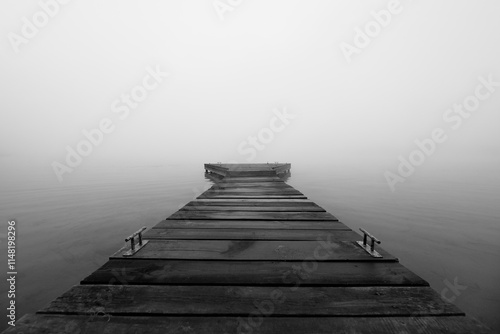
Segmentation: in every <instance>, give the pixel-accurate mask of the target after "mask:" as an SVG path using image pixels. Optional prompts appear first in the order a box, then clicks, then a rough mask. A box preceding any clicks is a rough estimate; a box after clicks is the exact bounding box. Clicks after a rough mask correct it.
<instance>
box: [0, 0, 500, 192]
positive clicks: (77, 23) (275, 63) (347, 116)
mask: <svg viewBox="0 0 500 334" xmlns="http://www.w3.org/2000/svg"><path fill="white" fill-rule="evenodd" d="M42 2H43V3H49V4H50V3H51V4H52V7H50V6H49V7H47V8H48V9H46V10H45V11H46V12H48V13H49V14H52V15H51V16H50V15H45V18H48V19H47V20H46V21H47V22H44V17H43V15H41V14H38V16H37V13H38V12H40V11H42V10H43V9H42V8H41V5H40V3H38V2H36V1H14V0H9V1H3V2H2V5H0V7H1V10H0V22H1V23H0V25H1V26H0V29H1V35H2V36H4V37H3V38H2V39H1V42H0V43H1V44H0V47H1V48H2V53H1V55H0V68H1V75H0V86H1V87H0V88H1V100H0V110H1V115H2V122H1V131H0V162H1V170H2V182H3V183H5V184H11V185H14V184H15V183H16V182H19V181H20V180H27V179H34V180H37V181H42V180H43V181H44V182H46V183H50V184H54V185H59V184H64V183H65V182H68V181H71V179H72V178H77V177H79V176H80V175H82V174H84V173H86V172H88V171H92V170H96V169H99V168H108V167H109V168H116V169H123V168H127V167H133V166H151V165H159V166H162V165H168V164H193V165H200V164H201V163H203V162H218V161H221V162H266V161H270V162H275V161H283V162H284V161H286V162H291V163H292V164H294V163H302V164H310V165H311V166H313V165H315V164H319V163H321V164H327V165H332V166H342V168H344V169H346V170H349V168H364V169H369V170H370V171H371V172H373V173H374V174H376V175H379V177H380V179H381V180H384V178H385V176H384V173H385V172H386V171H391V172H393V173H394V174H397V169H398V165H399V164H400V162H399V160H398V157H399V156H402V157H404V158H405V159H408V158H409V156H410V154H411V153H412V151H414V150H415V149H418V146H417V144H416V143H415V141H416V140H420V141H422V140H425V139H426V138H431V137H432V133H433V130H434V129H436V128H440V129H442V130H443V131H442V133H441V137H443V136H445V137H446V140H444V141H443V142H441V143H435V149H434V148H432V145H431V146H428V149H429V152H430V153H429V154H427V155H425V163H422V164H421V166H418V168H417V169H418V172H420V171H422V172H420V175H423V174H422V173H425V172H428V173H433V171H436V170H454V171H456V169H457V168H461V169H463V170H464V173H465V174H463V175H473V174H482V173H485V172H487V171H492V170H494V169H498V166H499V160H498V159H499V158H498V157H499V153H500V149H499V148H500V145H499V144H500V140H499V139H500V132H499V131H498V124H499V121H500V114H499V106H500V86H498V82H500V71H499V69H500V44H499V43H498V32H500V20H498V13H499V9H500V5H499V3H498V2H497V1H481V2H472V1H456V0H455V1H451V0H449V1H439V2H435V1H408V0H401V1H400V2H391V1H330V2H327V1H291V0H286V1H285V0H283V1H209V0H207V1H131V0H119V1H118V0H115V1H93V0H86V1H76V0H73V1H68V3H67V4H64V3H63V1H60V2H53V1H52V2H51V1H48V0H47V1H42ZM54 3H55V4H56V5H54ZM45 6H48V5H45ZM391 6H392V7H391ZM372 12H374V13H375V14H373V13H372ZM384 13H385V14H387V13H389V17H388V16H387V15H385V16H384ZM34 16H35V17H34ZM23 18H25V19H23ZM376 18H378V20H379V21H377V19H376ZM36 20H38V21H36ZM27 21H29V23H26V22H27ZM37 22H38V23H37ZM377 22H378V23H377ZM35 23H36V24H38V26H36V25H34V24H35ZM30 24H31V25H32V26H31V27H30V26H29V25H30ZM377 27H378V28H377ZM366 29H375V30H371V31H369V30H368V31H367V30H366ZM377 29H378V30H377ZM359 31H361V37H360V33H359ZM367 33H368V35H367ZM363 35H364V36H363ZM369 35H371V36H372V37H370V36H369ZM367 40H368V41H367ZM356 43H358V44H356ZM363 43H365V44H366V45H364V44H363ZM347 44H348V45H350V46H346V45H347ZM346 50H347V51H346ZM353 50H356V51H353ZM152 73H154V74H152ZM167 73H168V75H167ZM480 78H482V79H483V81H481V79H480ZM488 78H489V79H488ZM484 80H486V81H488V80H490V86H489V87H485V86H484ZM491 82H496V83H497V84H496V86H495V84H491ZM482 83H483V88H481V89H480V94H482V95H481V96H483V97H484V98H482V99H476V100H475V101H479V104H478V105H476V106H472V107H470V108H473V109H474V110H473V111H472V112H465V113H463V114H458V113H455V112H453V113H452V111H450V113H449V114H447V110H449V109H450V108H453V105H454V104H463V103H464V101H465V99H466V98H467V97H468V96H473V95H474V94H476V89H477V86H478V85H481V84H482ZM137 87H139V88H137ZM144 87H146V88H147V89H145V88H144ZM134 89H135V90H134ZM134 94H135V95H134ZM131 95H132V100H130V99H129V100H128V102H126V100H125V99H126V98H127V96H129V98H130V96H131ZM486 95H487V96H486ZM133 96H135V100H134V97H133ZM469 102H470V103H472V104H473V103H474V100H470V99H469ZM278 115H280V116H278ZM446 115H447V116H446ZM461 115H462V116H461ZM463 115H466V116H463ZM446 117H448V118H447V119H446ZM102 122H104V125H103V123H102ZM94 129H100V130H99V131H101V132H99V133H100V134H99V133H97V132H95V131H94ZM103 129H106V131H108V133H105V132H103V131H102V130H103ZM85 131H87V134H89V133H90V134H92V133H93V135H94V137H91V138H93V140H94V142H95V143H91V141H90V139H88V138H87V137H86V136H85V134H84V133H83V132H85ZM92 131H94V132H92ZM89 136H92V135H89ZM252 137H253V138H254V139H252ZM255 138H256V139H255ZM82 141H87V144H81V143H82ZM89 143H90V144H89ZM79 144H80V145H81V146H80V149H81V152H84V153H85V154H80V159H78V158H75V157H73V158H70V160H71V159H73V160H71V161H72V164H73V166H71V165H70V163H68V161H67V159H68V152H69V151H70V150H74V151H75V152H77V153H78V145H79ZM89 145H90V146H89ZM429 145H430V144H429ZM200 168H201V166H200Z"/></svg>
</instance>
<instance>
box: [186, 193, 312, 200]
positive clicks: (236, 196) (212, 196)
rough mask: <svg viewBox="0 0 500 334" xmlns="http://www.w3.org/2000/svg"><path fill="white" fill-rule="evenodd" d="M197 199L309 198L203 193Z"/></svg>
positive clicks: (300, 197)
mask: <svg viewBox="0 0 500 334" xmlns="http://www.w3.org/2000/svg"><path fill="white" fill-rule="evenodd" d="M196 198H197V199H202V198H220V199H307V197H306V196H302V195H246V194H245V195H243V194H241V195H215V194H203V195H200V196H198V197H196Z"/></svg>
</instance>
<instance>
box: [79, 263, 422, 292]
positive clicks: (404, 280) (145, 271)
mask: <svg viewBox="0 0 500 334" xmlns="http://www.w3.org/2000/svg"><path fill="white" fill-rule="evenodd" d="M81 284H124V285H130V284H142V285H158V284H159V285H176V284H180V285H244V286H296V285H297V284H300V286H428V285H429V284H428V283H427V282H426V281H425V280H423V279H422V278H421V277H418V276H417V275H415V274H414V273H413V272H411V271H410V270H408V269H406V268H405V267H404V266H402V265H401V264H399V263H397V262H316V263H314V262H304V263H299V264H297V263H296V262H274V261H184V260H143V261H131V260H120V259H118V260H110V261H108V262H107V263H106V264H105V265H103V266H102V267H101V268H99V269H98V270H96V271H95V272H93V273H92V274H91V275H89V276H88V277H86V278H85V279H84V280H82V282H81Z"/></svg>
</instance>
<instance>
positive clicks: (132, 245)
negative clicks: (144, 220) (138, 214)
mask: <svg viewBox="0 0 500 334" xmlns="http://www.w3.org/2000/svg"><path fill="white" fill-rule="evenodd" d="M145 229H146V226H143V227H142V228H141V229H140V230H138V231H136V232H134V233H132V234H131V235H130V236H129V237H128V238H126V239H125V242H127V241H130V249H129V250H128V251H126V252H125V253H123V256H132V255H134V254H135V253H137V252H138V251H139V250H140V249H141V248H142V247H144V246H145V245H146V244H147V243H148V242H149V240H146V241H144V242H142V232H143V231H144V230H145ZM136 236H137V237H138V240H139V242H138V244H137V246H136V245H135V237H136Z"/></svg>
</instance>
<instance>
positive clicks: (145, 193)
mask: <svg viewBox="0 0 500 334" xmlns="http://www.w3.org/2000/svg"><path fill="white" fill-rule="evenodd" d="M3 175H5V174H3ZM464 175H467V173H465V172H464V173H463V174H461V173H460V171H455V170H454V171H449V170H442V171H434V173H433V174H432V175H431V176H426V177H422V176H415V177H412V179H411V180H408V181H407V182H405V183H404V184H401V185H398V188H397V191H396V192H395V193H392V192H391V191H390V190H389V188H388V186H387V184H386V183H385V180H384V178H383V177H382V175H381V173H379V172H377V173H375V172H373V173H370V172H366V171H364V170H362V169H359V170H358V169H356V168H352V167H349V168H339V166H333V165H331V166H320V167H318V166H313V165H311V166H308V165H301V164H294V163H292V173H291V176H290V177H289V179H288V180H287V182H288V183H289V184H290V185H292V186H294V187H296V188H297V189H298V190H300V191H302V192H303V193H304V194H305V195H306V196H308V197H309V199H311V200H313V201H315V202H316V203H318V204H319V205H320V206H322V207H323V208H325V209H326V210H327V211H329V212H331V213H332V214H334V215H335V216H336V217H338V218H339V219H340V220H341V221H342V222H343V223H345V224H346V225H347V226H349V227H351V228H352V229H354V230H356V231H358V228H359V227H363V228H366V229H367V230H368V231H370V232H371V233H373V234H374V235H375V236H377V237H378V238H379V239H381V240H382V245H381V246H382V247H383V248H384V249H385V250H387V251H389V252H390V253H392V254H393V255H395V256H396V257H398V258H399V259H400V261H401V263H402V264H403V265H405V266H407V267H408V268H409V269H410V270H412V271H414V272H416V273H417V274H418V275H420V276H421V277H423V278H424V279H426V280H428V281H429V282H430V284H431V286H432V287H433V288H434V289H435V290H436V291H437V292H439V293H443V294H444V295H445V296H446V297H447V298H449V299H452V300H453V302H454V303H455V304H456V305H457V306H458V307H459V308H461V309H462V310H463V311H465V312H466V313H467V314H469V315H471V316H474V317H476V318H478V319H479V320H480V321H482V322H484V323H485V324H487V325H489V326H490V327H492V328H494V329H495V330H496V331H497V332H500V320H499V318H498V314H500V289H499V288H498V284H499V282H500V266H499V264H500V261H499V258H500V242H499V240H500V186H499V185H500V179H499V177H498V176H497V174H496V171H494V170H491V172H490V173H486V174H485V173H482V174H481V175H475V177H474V178H472V177H471V178H467V177H465V176H464ZM4 183H5V185H4V186H3V189H2V193H1V195H0V196H1V197H0V203H1V211H0V212H1V215H2V217H1V219H2V220H1V228H2V230H1V231H0V233H3V234H0V235H1V236H2V240H1V241H2V247H6V246H5V241H6V240H5V233H6V225H7V221H8V220H9V219H15V220H16V222H17V233H18V235H17V255H18V256H17V264H18V268H17V269H18V278H17V288H16V289H17V294H16V297H17V298H16V303H17V306H18V308H17V311H18V316H21V315H22V314H25V313H32V312H35V311H37V310H38V309H40V308H42V307H43V306H44V305H46V304H47V303H49V302H50V301H51V300H52V299H54V298H56V297H57V296H59V295H60V294H62V293H63V292H65V291H67V290H68V289H69V288H70V287H71V286H73V285H76V284H78V283H79V282H80V280H82V279H83V278H84V277H86V276H87V275H89V274H90V273H91V272H93V271H94V270H95V269H97V268H98V267H99V266H101V265H102V264H104V263H105V262H106V261H107V259H108V257H109V255H111V254H112V253H114V252H115V251H116V250H118V249H119V248H121V247H122V246H123V245H124V241H123V239H124V238H125V237H126V236H128V235H130V234H131V233H132V232H134V231H136V230H137V229H139V228H140V227H141V226H148V227H151V226H154V225H155V224H156V223H158V221H160V220H162V219H164V218H166V217H167V216H169V215H171V214H172V213H174V212H175V211H177V210H178V209H179V207H181V206H182V205H184V204H185V203H187V202H189V201H190V200H193V199H194V197H195V196H197V195H198V194H200V193H201V192H202V191H204V189H206V188H208V187H209V186H210V185H211V181H209V180H208V179H206V178H205V177H204V170H203V166H202V165H201V164H200V165H198V164H196V165H189V166H183V165H162V166H152V167H137V168H114V169H93V170H92V171H84V170H81V171H78V172H75V174H74V175H71V177H68V180H67V181H65V182H64V183H63V184H56V183H51V184H47V183H42V182H39V183H37V182H36V177H33V178H27V179H26V180H24V181H19V180H15V181H14V180H5V181H4ZM3 254H5V253H3ZM2 263H3V264H4V266H3V268H6V257H5V258H4V259H2ZM454 284H458V285H459V286H460V289H458V290H456V293H454V292H453V290H452V289H451V288H450V286H453V285H454ZM0 293H1V295H2V296H6V294H7V285H6V284H5V282H4V283H3V284H2V290H1V292H0ZM0 300H1V303H2V304H1V307H2V308H3V309H4V310H5V308H4V307H7V303H6V300H7V298H5V297H2V298H1V299H0ZM4 319H5V318H4ZM6 327H7V324H6V321H2V323H1V324H0V329H2V330H3V329H4V328H6Z"/></svg>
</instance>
